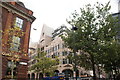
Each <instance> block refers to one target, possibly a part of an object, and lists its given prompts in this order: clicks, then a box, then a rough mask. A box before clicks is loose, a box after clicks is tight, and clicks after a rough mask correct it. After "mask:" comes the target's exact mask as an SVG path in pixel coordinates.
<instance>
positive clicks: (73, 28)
mask: <svg viewBox="0 0 120 80" xmlns="http://www.w3.org/2000/svg"><path fill="white" fill-rule="evenodd" d="M77 29H78V28H77V27H74V26H72V29H71V30H73V31H76V30H77ZM74 42H75V38H74ZM74 59H76V51H75V47H74ZM75 61H76V60H75ZM74 71H75V78H76V80H77V65H76V62H74Z"/></svg>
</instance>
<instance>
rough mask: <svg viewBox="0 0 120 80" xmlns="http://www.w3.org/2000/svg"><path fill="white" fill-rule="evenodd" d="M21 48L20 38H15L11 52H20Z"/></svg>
mask: <svg viewBox="0 0 120 80" xmlns="http://www.w3.org/2000/svg"><path fill="white" fill-rule="evenodd" d="M19 47H20V38H19V37H16V36H13V38H12V43H11V47H10V50H13V51H18V50H19Z"/></svg>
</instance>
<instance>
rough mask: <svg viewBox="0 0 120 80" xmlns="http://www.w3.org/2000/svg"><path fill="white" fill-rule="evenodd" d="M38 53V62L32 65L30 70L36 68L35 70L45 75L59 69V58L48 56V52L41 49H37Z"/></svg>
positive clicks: (36, 58)
mask: <svg viewBox="0 0 120 80" xmlns="http://www.w3.org/2000/svg"><path fill="white" fill-rule="evenodd" d="M37 54H38V55H37V56H36V57H35V60H36V63H35V64H33V65H32V66H31V67H30V70H34V72H37V73H43V75H44V76H45V74H46V73H50V75H53V72H54V71H55V70H56V69H57V66H56V65H57V63H58V61H57V58H56V59H52V58H48V57H46V53H45V52H40V50H39V49H38V51H37Z"/></svg>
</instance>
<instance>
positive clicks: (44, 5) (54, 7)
mask: <svg viewBox="0 0 120 80" xmlns="http://www.w3.org/2000/svg"><path fill="white" fill-rule="evenodd" d="M20 1H22V2H23V3H24V4H25V7H26V8H28V9H30V10H32V11H33V12H34V14H33V15H34V16H35V17H36V20H35V21H34V22H33V24H32V28H31V40H32V41H33V42H37V41H38V40H39V38H40V33H41V29H42V26H43V24H46V25H48V26H49V27H52V28H54V29H56V28H57V27H59V26H60V25H62V24H67V23H66V19H67V18H69V16H71V13H73V12H74V10H79V9H80V8H81V7H84V5H86V4H88V3H90V4H95V3H96V2H97V1H98V2H100V3H103V4H105V3H107V2H108V1H111V6H112V8H111V12H113V13H115V12H118V4H117V0H20ZM33 28H36V29H37V30H33Z"/></svg>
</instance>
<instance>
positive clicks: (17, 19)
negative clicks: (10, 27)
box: [15, 17, 23, 28]
mask: <svg viewBox="0 0 120 80" xmlns="http://www.w3.org/2000/svg"><path fill="white" fill-rule="evenodd" d="M15 26H17V27H19V28H22V26H23V20H22V19H21V18H18V17H16V21H15Z"/></svg>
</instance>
